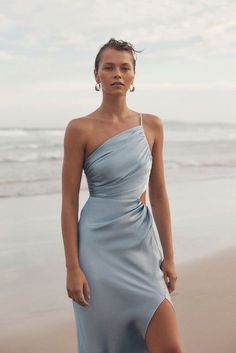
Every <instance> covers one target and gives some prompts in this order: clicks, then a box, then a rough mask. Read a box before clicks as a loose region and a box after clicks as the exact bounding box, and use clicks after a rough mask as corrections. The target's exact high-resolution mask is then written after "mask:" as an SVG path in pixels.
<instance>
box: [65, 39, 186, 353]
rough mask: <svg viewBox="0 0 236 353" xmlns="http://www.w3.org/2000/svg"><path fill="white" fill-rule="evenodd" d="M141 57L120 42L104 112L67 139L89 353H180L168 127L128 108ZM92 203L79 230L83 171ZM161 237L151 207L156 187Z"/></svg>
mask: <svg viewBox="0 0 236 353" xmlns="http://www.w3.org/2000/svg"><path fill="white" fill-rule="evenodd" d="M135 52H136V50H135V49H134V48H133V46H132V45H131V44H130V43H127V42H125V41H121V40H120V41H117V40H115V39H114V38H111V39H110V40H109V41H108V42H107V43H106V44H105V45H104V46H102V47H101V48H100V50H99V52H98V54H97V57H96V60H95V69H94V75H95V79H96V82H97V84H96V85H95V89H96V90H100V89H102V94H103V99H102V103H101V105H100V107H99V108H98V109H96V110H95V111H94V112H92V113H91V114H89V115H87V116H85V117H80V118H76V119H72V120H71V121H70V122H69V123H68V125H67V127H66V131H65V138H64V160H63V168H62V233H63V241H64V247H65V258H66V268H67V292H68V296H69V297H70V298H71V299H72V303H73V309H74V314H75V321H76V328H77V343H78V351H79V353H145V352H149V353H157V352H158V353H161V352H163V353H164V352H165V353H167V352H172V353H173V352H175V353H177V352H178V353H180V352H182V350H181V347H180V346H181V342H180V335H179V332H178V328H177V322H176V315H175V310H174V307H173V303H172V301H171V298H170V293H171V292H172V291H173V290H174V289H175V284H176V279H177V276H176V271H175V266H174V254H173V248H172V239H171V224H170V210H169V205H168V198H167V192H166V187H165V181H164V171H163V160H162V148H163V124H162V122H161V119H160V118H159V117H158V116H155V115H152V114H139V113H137V112H135V111H133V110H131V109H129V108H128V106H127V104H126V93H127V91H128V89H129V90H130V91H131V92H133V91H134V85H133V83H134V77H135V63H136V60H135V58H134V54H135ZM83 170H84V172H85V174H86V178H87V182H88V188H89V198H88V200H87V201H86V203H85V205H84V207H83V209H82V210H81V213H80V219H79V222H78V195H79V188H80V182H81V176H82V171H83ZM147 185H148V187H149V198H150V204H151V208H152V213H153V218H154V220H155V223H156V226H157V229H158V233H159V236H160V240H161V244H162V248H163V254H164V257H163V258H162V254H161V251H160V249H159V247H158V243H157V240H156V238H155V233H154V228H153V218H152V214H151V212H150V210H149V208H148V207H147V206H146V203H145V197H146V187H147Z"/></svg>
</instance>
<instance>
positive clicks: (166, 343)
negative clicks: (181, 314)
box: [145, 299, 183, 353]
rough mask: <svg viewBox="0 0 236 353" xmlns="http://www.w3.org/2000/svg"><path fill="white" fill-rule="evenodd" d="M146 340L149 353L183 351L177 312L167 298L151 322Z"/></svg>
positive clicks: (175, 352)
mask: <svg viewBox="0 0 236 353" xmlns="http://www.w3.org/2000/svg"><path fill="white" fill-rule="evenodd" d="M145 340H146V345H147V348H148V352H149V353H183V351H182V349H181V338H180V334H179V330H178V326H177V319H176V313H175V311H174V309H173V307H172V305H171V303H170V302H169V301H168V300H167V299H164V300H163V302H162V303H161V304H160V305H159V307H158V308H157V310H156V311H155V313H154V315H153V317H152V319H151V321H150V322H149V325H148V328H147V332H146V336H145Z"/></svg>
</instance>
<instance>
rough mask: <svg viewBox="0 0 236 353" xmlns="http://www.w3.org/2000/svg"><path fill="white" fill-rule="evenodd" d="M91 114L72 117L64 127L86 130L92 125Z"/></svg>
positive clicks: (79, 130) (80, 130)
mask: <svg viewBox="0 0 236 353" xmlns="http://www.w3.org/2000/svg"><path fill="white" fill-rule="evenodd" d="M92 125H93V123H92V119H91V114H88V115H84V116H79V117H76V118H72V119H71V120H70V121H69V122H68V123H67V126H66V129H71V130H76V131H78V132H86V131H88V129H89V128H90V127H92Z"/></svg>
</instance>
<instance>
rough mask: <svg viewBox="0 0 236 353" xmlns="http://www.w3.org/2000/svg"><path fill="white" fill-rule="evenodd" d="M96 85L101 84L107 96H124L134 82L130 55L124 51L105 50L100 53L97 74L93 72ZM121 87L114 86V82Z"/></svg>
mask: <svg viewBox="0 0 236 353" xmlns="http://www.w3.org/2000/svg"><path fill="white" fill-rule="evenodd" d="M94 75H95V79H96V81H97V83H99V82H101V86H102V90H103V92H105V93H109V94H124V93H126V92H127V90H128V89H129V88H130V85H131V84H132V83H133V80H134V76H135V73H134V67H133V60H132V55H131V54H130V53H129V52H127V51H126V50H115V49H111V48H106V49H104V50H103V52H102V53H101V59H100V62H99V67H98V72H96V71H95V70H94ZM117 81H118V82H121V83H122V84H123V85H114V84H113V83H114V82H117Z"/></svg>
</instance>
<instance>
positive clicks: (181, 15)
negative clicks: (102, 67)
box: [0, 0, 236, 128]
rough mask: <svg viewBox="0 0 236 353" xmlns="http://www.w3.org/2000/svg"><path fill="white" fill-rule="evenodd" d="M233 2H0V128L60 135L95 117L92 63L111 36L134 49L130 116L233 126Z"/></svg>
mask: <svg viewBox="0 0 236 353" xmlns="http://www.w3.org/2000/svg"><path fill="white" fill-rule="evenodd" d="M235 14H236V2H235V1H230V0H228V1H227V0H225V1H221V0H208V1H199V0H198V1H191V0H190V1H186V0H185V1H179V0H175V1H174V0H172V1H169V0H165V1H164V0H163V1H160V0H153V1H151V0H149V1H144V0H142V1H139V0H135V1H132V0H130V1H128V0H126V1H122V0H121V1H116V2H113V1H108V0H104V1H98V0H97V1H96V0H93V1H89V0H88V1H85V0H84V1H79V0H61V1H60V0H57V1H54V0H47V1H46V0H42V1H39V0H15V1H11V0H8V1H4V2H2V4H1V13H0V34H1V39H0V43H1V45H0V66H1V68H0V70H1V72H0V75H1V76H0V88H1V104H0V126H1V127H62V128H63V127H65V125H66V123H67V122H68V121H69V120H71V119H73V118H75V117H79V116H82V115H86V114H88V113H90V112H92V111H93V110H95V109H96V108H97V107H98V106H99V105H100V102H101V92H96V91H95V90H94V84H95V80H94V75H93V68H94V59H95V56H96V54H97V52H98V50H99V48H100V47H101V46H102V45H103V44H104V43H105V42H107V41H108V40H109V39H110V38H111V37H114V38H116V39H122V40H126V41H128V42H131V43H132V44H133V45H134V47H135V48H136V49H138V50H142V49H144V51H143V52H142V53H140V54H137V56H138V59H137V67H136V70H137V72H136V77H135V81H134V84H135V87H136V90H135V92H133V93H130V92H128V93H127V103H128V106H129V107H130V108H131V109H134V110H136V111H140V112H143V113H152V114H156V115H158V116H160V117H161V118H162V119H163V120H174V121H177V120H183V121H191V122H195V121H201V122H204V121H205V122H213V121H216V122H236V105H235V103H234V102H235V97H236V65H235V62H236V21H235V18H236V16H235Z"/></svg>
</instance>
